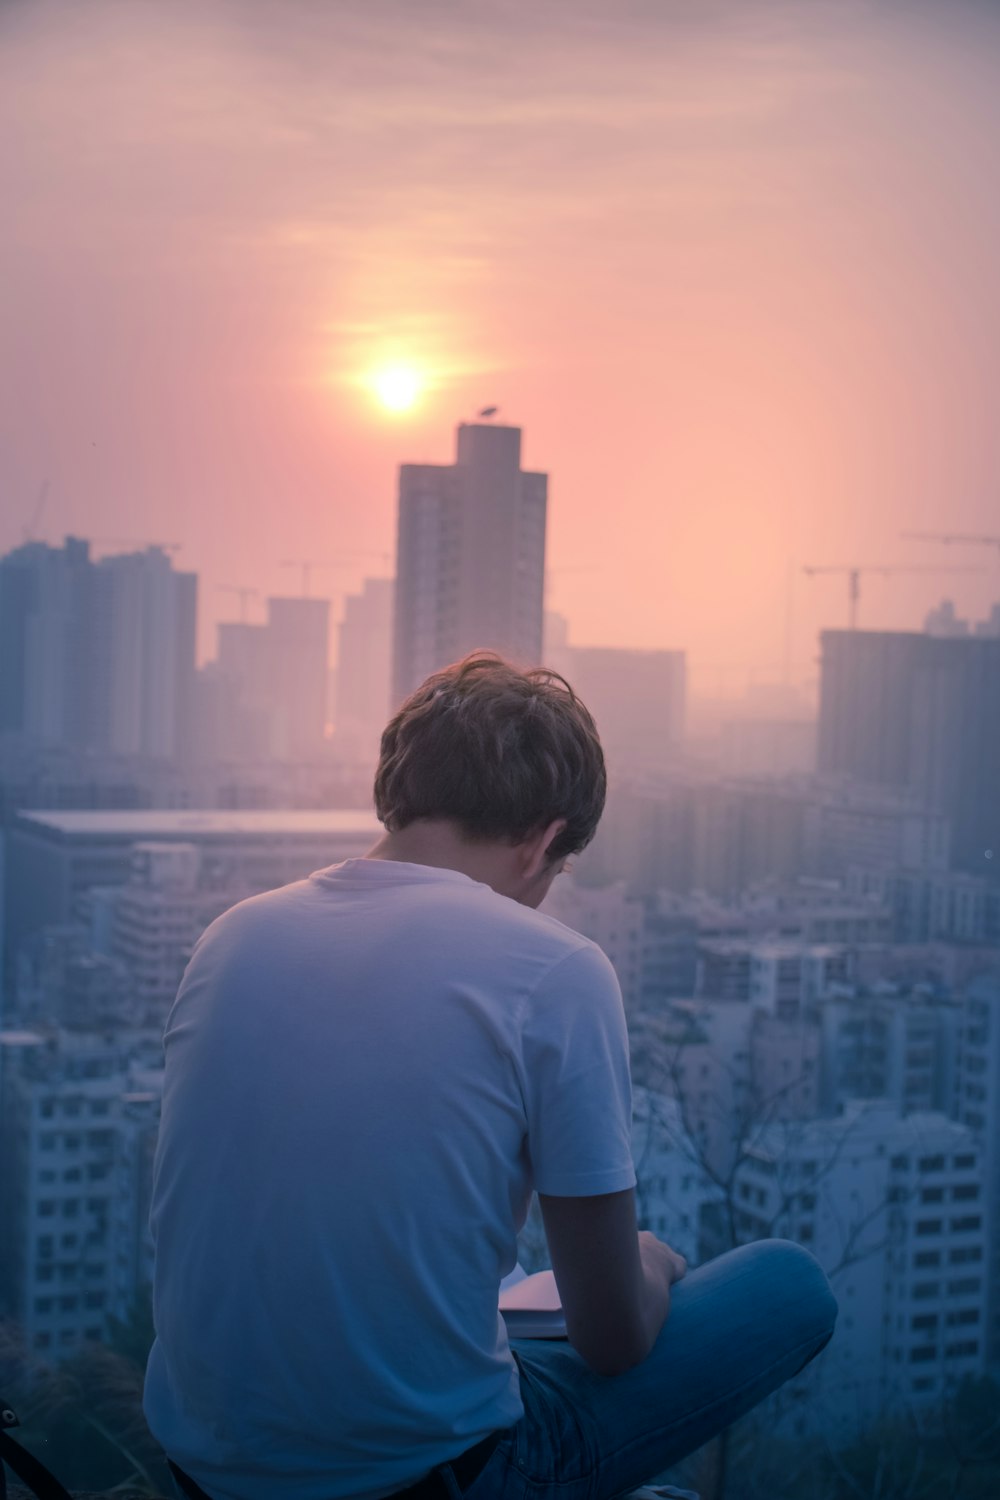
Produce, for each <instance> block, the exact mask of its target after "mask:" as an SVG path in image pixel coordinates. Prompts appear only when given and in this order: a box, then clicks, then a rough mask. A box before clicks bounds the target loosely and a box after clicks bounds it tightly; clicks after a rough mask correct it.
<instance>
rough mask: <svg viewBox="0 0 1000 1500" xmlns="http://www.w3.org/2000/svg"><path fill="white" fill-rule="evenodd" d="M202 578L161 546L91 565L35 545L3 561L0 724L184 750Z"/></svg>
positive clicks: (73, 546) (75, 549)
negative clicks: (177, 564)
mask: <svg viewBox="0 0 1000 1500" xmlns="http://www.w3.org/2000/svg"><path fill="white" fill-rule="evenodd" d="M196 610H197V578H196V576H195V575H194V574H193V573H178V572H177V571H176V570H175V569H174V567H173V564H172V563H171V560H170V558H169V556H168V555H167V553H166V552H165V551H163V550H162V549H161V548H159V547H149V548H147V549H146V551H144V552H136V553H128V554H121V555H116V556H111V557H106V558H102V559H101V561H99V562H94V561H93V560H92V559H91V557H90V549H89V544H88V543H87V542H85V541H80V540H79V539H77V538H75V537H67V539H66V542H65V544H64V545H63V547H61V548H57V547H49V546H47V545H46V544H45V543H42V542H30V543H28V544H26V545H25V546H23V547H19V548H17V549H16V550H15V551H13V552H10V553H8V554H7V555H6V556H5V557H4V558H2V559H0V638H2V640H3V643H4V649H3V653H2V660H0V729H4V730H7V731H8V732H10V733H12V734H14V735H18V736H21V737H23V738H24V739H25V740H26V741H28V742H29V743H30V744H32V745H35V746H39V747H58V746H72V747H74V748H86V749H93V750H103V751H106V752H109V753H111V754H120V755H133V756H136V755H137V756H144V757H152V758H159V757H163V758H166V757H175V756H176V757H183V756H185V755H186V754H187V752H188V751H189V748H190V741H191V727H192V713H193V694H194V686H195V625H196Z"/></svg>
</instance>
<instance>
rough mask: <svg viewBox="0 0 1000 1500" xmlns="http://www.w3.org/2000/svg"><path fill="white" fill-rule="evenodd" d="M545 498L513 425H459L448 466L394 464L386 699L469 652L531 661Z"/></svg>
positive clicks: (541, 578) (538, 635) (543, 480)
mask: <svg viewBox="0 0 1000 1500" xmlns="http://www.w3.org/2000/svg"><path fill="white" fill-rule="evenodd" d="M547 494H548V477H547V475H545V474H532V473H525V472H524V470H522V468H521V429H520V428H519V427H504V426H499V425H496V424H494V423H479V422H472V423H469V422H463V423H461V424H460V426H459V428H458V447H457V455H456V461H455V463H454V464H403V465H402V466H401V467H400V471H399V530H398V541H397V567H396V615H395V627H394V644H393V687H392V693H393V700H394V702H399V701H400V700H401V699H402V698H404V697H405V696H406V695H407V693H409V692H411V691H412V690H413V689H414V688H415V687H416V686H418V684H419V683H420V682H422V681H423V679H424V678H425V677H426V676H427V675H428V673H430V672H433V671H435V670H437V669H438V668H439V667H443V666H445V665H447V663H448V662H451V661H454V660H456V658H458V657H461V656H464V655H465V654H466V653H468V652H469V651H472V650H475V649H476V648H478V647H483V648H486V649H489V650H494V651H499V652H501V653H502V654H503V655H505V656H509V657H510V658H512V659H513V660H514V661H517V662H520V663H522V664H525V665H529V666H534V665H537V664H538V663H539V662H540V661H541V657H542V609H543V594H544V583H545V518H546V505H547Z"/></svg>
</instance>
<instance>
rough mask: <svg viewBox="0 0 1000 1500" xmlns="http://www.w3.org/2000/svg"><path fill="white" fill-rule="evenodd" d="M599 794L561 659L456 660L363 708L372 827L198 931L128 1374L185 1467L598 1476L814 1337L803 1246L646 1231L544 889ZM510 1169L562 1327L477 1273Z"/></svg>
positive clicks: (596, 1027) (617, 1011)
mask: <svg viewBox="0 0 1000 1500" xmlns="http://www.w3.org/2000/svg"><path fill="white" fill-rule="evenodd" d="M604 794H605V772H604V760H603V756H602V753H601V747H600V742H599V740H598V737H597V732H596V729H595V727H594V723H593V720H592V719H591V717H590V715H589V713H588V712H587V710H586V709H585V708H584V706H583V705H582V703H580V701H579V700H578V699H577V698H576V697H575V696H574V694H573V692H572V691H571V689H570V688H569V687H568V685H567V684H566V683H565V682H564V681H563V680H562V679H561V678H560V677H558V676H556V675H554V674H553V673H551V672H547V671H541V670H539V671H530V672H521V671H518V670H516V669H515V668H514V667H512V666H510V665H508V664H507V663H506V662H503V661H501V660H500V659H499V658H497V657H493V656H487V655H477V656H473V657H470V658H468V659H467V660H465V661H463V662H460V663H458V664H457V665H456V666H453V667H449V668H447V669H446V670H444V671H442V672H438V673H436V674H435V675H434V676H432V677H431V678H429V679H428V680H427V682H425V683H424V684H423V686H422V687H420V688H419V689H418V690H417V691H416V692H415V693H414V694H413V695H412V696H411V697H410V698H409V699H408V700H407V701H406V702H405V703H404V704H403V706H402V707H401V708H400V710H399V711H398V713H397V714H396V715H395V717H394V718H393V719H392V721H391V723H390V724H389V726H388V728H387V729H386V731H385V734H384V735H383V738H382V750H381V759H380V763H379V767H378V772H377V776H376V782H375V804H376V809H377V811H378V815H379V818H380V819H381V821H382V823H383V824H384V826H385V829H386V833H385V836H384V837H383V838H382V839H381V840H380V841H379V842H378V843H377V844H376V845H375V847H374V848H373V849H372V850H371V852H370V854H369V855H368V856H367V857H366V858H364V859H349V860H346V861H345V862H344V863H343V864H340V865H334V866H332V867H331V868H329V869H326V870H320V871H319V872H318V873H317V874H315V875H313V876H311V877H310V878H309V879H308V880H303V881H300V882H298V883H296V884H294V885H290V886H287V887H285V888H284V889H283V890H277V891H272V892H269V893H268V894H266V895H262V896H257V897H254V898H253V899H252V900H249V901H244V902H242V903H241V904H240V905H239V906H236V907H234V908H233V910H231V911H229V912H227V913H226V914H225V915H224V916H223V917H221V918H219V920H218V921H216V922H214V923H213V924H212V926H211V927H209V928H208V930H207V932H206V933H205V934H204V936H203V937H202V938H201V940H200V942H199V943H198V945H197V947H196V949H195V951H194V954H193V956H192V959H191V962H190V964H189V966H188V969H187V972H186V974H185V976H184V979H183V982H182V984H181V988H180V993H179V994H178V997H177V1001H176V1003H175V1005H174V1008H173V1010H172V1012H171V1015H170V1019H169V1023H168V1026H167V1032H166V1079H165V1088H164V1095H163V1117H162V1126H161V1131H160V1139H159V1147H158V1152H157V1159H156V1167H155V1181H154V1188H153V1206H152V1226H153V1232H154V1237H155V1243H156V1272H155V1288H154V1311H155V1322H156V1331H157V1338H156V1342H155V1344H154V1346H153V1349H152V1353H151V1355H150V1360H149V1370H148V1374H147V1381H146V1394H145V1407H146V1413H147V1416H148V1419H149V1424H150V1426H151V1428H152V1431H153V1433H154V1434H155V1436H156V1437H157V1438H158V1439H159V1441H160V1442H161V1443H162V1444H163V1446H164V1448H165V1449H166V1452H167V1453H168V1454H169V1456H170V1458H171V1460H172V1461H173V1463H174V1464H175V1465H176V1469H175V1475H176V1477H177V1478H178V1482H179V1483H180V1485H181V1488H182V1490H183V1491H184V1492H185V1493H186V1494H188V1495H192V1496H201V1495H207V1496H209V1497H211V1500H338V1497H345V1500H346V1497H351V1500H381V1497H382V1496H386V1495H390V1494H403V1495H405V1496H406V1497H407V1500H458V1497H459V1496H462V1495H464V1496H466V1497H467V1500H501V1497H504V1500H515V1497H516V1500H526V1497H533V1500H537V1497H541V1496H543V1495H546V1496H548V1495H552V1496H555V1495H558V1496H559V1497H560V1500H602V1497H604V1496H613V1495H617V1494H619V1493H621V1492H623V1491H626V1490H628V1489H630V1488H632V1487H634V1486H637V1485H640V1484H641V1483H642V1482H643V1481H645V1480H647V1479H649V1478H650V1477H651V1476H653V1475H655V1474H657V1473H659V1472H660V1471H661V1470H663V1469H665V1468H666V1467H668V1466H669V1465H671V1464H672V1463H674V1462H675V1461H676V1460H677V1459H678V1458H680V1457H681V1456H683V1455H684V1454H686V1453H689V1452H691V1451H693V1450H694V1449H695V1448H697V1447H699V1446H701V1444H703V1443H705V1442H706V1441H707V1440H708V1439H709V1438H711V1437H712V1436H713V1434H715V1433H717V1432H719V1431H720V1430H721V1429H722V1428H723V1427H724V1426H726V1425H727V1424H728V1423H730V1422H732V1421H733V1420H734V1419H735V1418H737V1417H739V1416H740V1415H741V1414H743V1413H744V1412H746V1411H748V1410H749V1409H750V1408H751V1407H753V1406H754V1405H755V1404H756V1403H757V1402H759V1401H760V1400H761V1399H762V1398H763V1397H764V1396H766V1395H767V1394H768V1393H769V1392H771V1391H773V1390H775V1389H776V1387H778V1386H779V1385H781V1384H782V1382H783V1381H785V1380H787V1379H788V1378H789V1377H790V1376H792V1375H794V1374H795V1373H796V1371H798V1370H800V1369H801V1368H802V1366H803V1365H804V1364H806V1363H807V1362H808V1361H809V1360H810V1359H812V1357H813V1356H814V1355H815V1354H816V1353H817V1352H818V1351H819V1350H820V1349H821V1348H822V1347H823V1345H824V1344H825V1343H826V1342H827V1340H828V1339H829V1337H830V1334H831V1332H832V1329H833V1323H834V1318H835V1315H836V1307H835V1303H834V1299H833V1296H832V1293H831V1291H830V1289H829V1286H828V1284H827V1281H826V1278H825V1276H824V1275H823V1272H822V1271H821V1270H820V1268H819V1266H818V1265H817V1264H816V1262H815V1260H813V1258H812V1257H811V1256H810V1255H809V1254H808V1252H806V1251H805V1250H802V1249H799V1248H798V1247H797V1246H794V1245H791V1244H787V1243H784V1242H781V1241H774V1242H763V1243H759V1244H755V1245H752V1246H749V1247H746V1248H744V1249H741V1250H737V1251H734V1252H732V1253H731V1254H729V1255H726V1256H723V1257H721V1258H720V1259H718V1260H716V1261H714V1262H711V1263H710V1264H708V1265H706V1266H704V1267H702V1268H701V1269H699V1270H697V1271H693V1272H692V1273H690V1274H689V1275H687V1276H686V1277H685V1266H684V1262H683V1260H682V1259H681V1257H680V1256H678V1255H676V1254H675V1253H674V1252H673V1251H672V1250H670V1249H669V1248H668V1247H667V1245H665V1244H663V1243H661V1242H660V1241H659V1240H657V1239H656V1238H655V1237H654V1236H653V1235H651V1234H649V1233H645V1232H644V1233H639V1232H638V1231H637V1228H636V1209H635V1197H634V1187H635V1174H634V1171H633V1166H632V1156H631V1150H630V1110H631V1098H630V1083H629V1063H628V1040H627V1035H626V1029H625V1019H624V1014H623V1010H622V1002H621V995H620V992H619V988H618V984H617V981H616V978H615V974H614V971H613V970H612V968H611V965H610V964H609V962H608V960H607V959H606V958H605V956H604V954H603V953H602V952H601V951H600V949H599V948H597V947H596V946H595V945H594V944H593V943H591V942H589V941H588V940H587V939H585V938H583V937H581V936H580V935H579V934H578V933H576V932H572V931H570V930H569V929H568V928H566V927H564V926H563V925H562V924H561V923H559V922H557V921H554V920H553V919H552V918H550V917H547V916H543V915H542V914H541V913H540V912H538V910H537V907H538V906H539V904H540V903H541V902H542V900H543V899H544V897H545V895H546V892H547V891H548V890H549V887H550V886H551V884H552V881H553V880H554V879H555V877H556V875H557V874H558V873H559V871H560V870H562V869H563V868H564V866H565V863H566V860H567V858H568V857H569V856H570V855H572V854H574V853H575V852H576V851H578V850H581V849H583V848H584V846H585V845H586V844H587V843H588V842H589V840H590V839H591V838H592V837H593V834H594V831H595V829H596V827H597V823H598V820H599V818H600V816H601V812H602V809H603V805H604ZM533 1190H536V1191H537V1192H538V1195H539V1201H540V1204H541V1210H542V1217H543V1222H544V1225H545V1232H546V1236H547V1239H548V1244H549V1249H550V1252H551V1257H552V1266H553V1270H554V1272H555V1277H556V1281H557V1284H558V1288H559V1291H560V1294H561V1298H562V1303H563V1307H564V1310H565V1316H566V1323H567V1329H568V1342H562V1341H559V1342H536V1343H530V1342H527V1341H524V1342H520V1343H518V1344H516V1346H515V1347H514V1348H513V1349H512V1348H511V1347H510V1346H509V1344H508V1341H507V1337H506V1333H505V1329H504V1323H503V1321H502V1319H501V1318H500V1317H499V1316H498V1313H497V1293H498V1287H499V1283H500V1280H501V1278H502V1277H503V1276H505V1275H506V1274H507V1273H508V1272H509V1271H510V1270H511V1269H512V1267H513V1266H514V1263H515V1257H516V1243H515V1241H516V1236H517V1233H518V1231H519V1229H520V1228H521V1226H522V1224H523V1223H524V1219H525V1215H526V1213H527V1209H528V1205H529V1200H530V1197H531V1193H532V1191H533ZM682 1278H683V1279H682Z"/></svg>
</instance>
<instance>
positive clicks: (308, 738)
mask: <svg viewBox="0 0 1000 1500" xmlns="http://www.w3.org/2000/svg"><path fill="white" fill-rule="evenodd" d="M329 628H330V601H329V600H328V599H305V598H292V599H283V598H272V599H268V601H267V622H266V623H265V624H263V625H252V624H248V623H246V622H245V621H236V620H226V621H223V622H221V623H220V624H219V627H218V637H217V638H218V648H217V659H216V662H215V663H214V664H213V665H212V667H211V668H210V669H209V671H208V672H206V673H203V674H202V675H203V684H202V685H203V688H204V689H206V690H207V691H206V692H205V697H206V699H207V703H206V707H205V710H204V712H203V718H204V722H203V724H202V726H201V727H202V738H201V741H200V749H201V752H202V754H203V755H204V756H205V757H206V758H209V759H211V758H212V757H216V756H217V757H220V758H222V759H227V760H237V761H249V760H310V759H315V758H316V756H317V755H318V754H319V753H320V752H321V750H322V748H323V741H324V735H325V731H326V700H327V679H328V674H329Z"/></svg>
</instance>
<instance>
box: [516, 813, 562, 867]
mask: <svg viewBox="0 0 1000 1500" xmlns="http://www.w3.org/2000/svg"><path fill="white" fill-rule="evenodd" d="M565 827H566V819H565V818H553V820H552V822H551V823H548V824H547V825H546V826H545V827H544V828H540V829H539V830H538V832H537V833H533V834H531V835H530V836H529V837H528V838H526V839H525V840H524V842H523V843H522V845H521V848H522V849H523V851H524V855H523V862H522V866H521V868H522V871H523V874H524V877H525V879H526V880H534V879H535V877H536V876H537V875H540V874H541V873H542V871H543V870H544V869H546V867H547V866H548V865H549V864H551V858H550V856H549V849H550V848H551V847H552V845H553V843H554V842H555V840H556V839H557V838H558V837H559V835H560V834H561V833H562V831H563V829H564V828H565Z"/></svg>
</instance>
